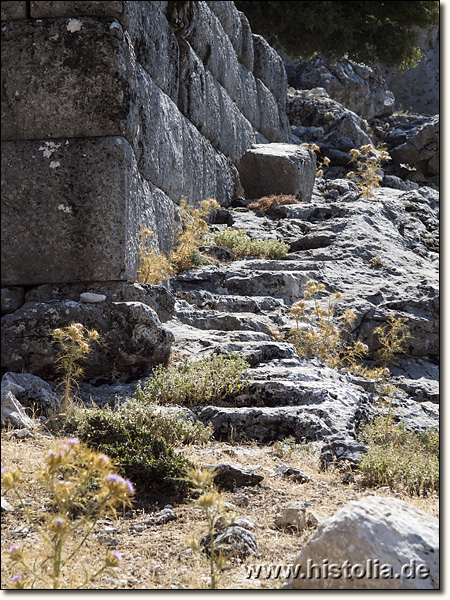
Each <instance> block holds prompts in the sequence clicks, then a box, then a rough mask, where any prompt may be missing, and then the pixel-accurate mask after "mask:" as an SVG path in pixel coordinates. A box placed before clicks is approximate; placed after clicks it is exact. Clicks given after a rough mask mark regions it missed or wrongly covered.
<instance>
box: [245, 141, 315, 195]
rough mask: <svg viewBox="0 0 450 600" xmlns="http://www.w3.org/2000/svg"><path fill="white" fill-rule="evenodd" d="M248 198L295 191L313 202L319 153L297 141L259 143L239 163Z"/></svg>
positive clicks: (294, 192) (295, 193)
mask: <svg viewBox="0 0 450 600" xmlns="http://www.w3.org/2000/svg"><path fill="white" fill-rule="evenodd" d="M238 170H239V175H240V179H241V182H242V186H243V188H244V190H245V195H246V197H247V198H260V197H262V196H270V195H272V194H292V195H293V196H296V197H297V198H298V199H299V200H303V201H309V200H310V198H311V194H312V189H313V186H314V179H315V174H316V159H315V154H314V153H313V152H312V151H310V150H308V149H307V148H300V147H298V146H296V145H294V144H255V145H254V146H253V147H252V148H251V149H250V150H248V151H247V152H246V153H245V154H244V155H243V157H242V158H241V160H240V161H239V165H238Z"/></svg>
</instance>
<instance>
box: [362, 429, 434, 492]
mask: <svg viewBox="0 0 450 600" xmlns="http://www.w3.org/2000/svg"><path fill="white" fill-rule="evenodd" d="M362 435H363V438H364V441H365V442H366V444H368V447H369V448H368V452H367V453H366V454H364V455H363V457H362V459H361V462H360V464H359V466H358V470H359V472H360V473H361V475H362V484H363V485H368V486H386V485H388V486H390V487H392V488H393V489H397V490H399V491H401V492H404V491H406V492H407V493H408V494H410V495H419V496H420V495H426V494H427V493H429V492H432V491H439V432H438V431H436V430H433V429H428V430H426V431H423V432H415V431H408V430H407V429H406V428H405V426H404V424H403V423H400V424H398V425H394V424H392V425H391V426H390V427H389V428H388V429H386V419H385V418H384V417H378V418H377V419H375V420H374V421H373V422H372V423H369V424H367V425H366V426H364V427H363V429H362Z"/></svg>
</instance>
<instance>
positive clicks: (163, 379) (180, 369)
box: [136, 354, 249, 406]
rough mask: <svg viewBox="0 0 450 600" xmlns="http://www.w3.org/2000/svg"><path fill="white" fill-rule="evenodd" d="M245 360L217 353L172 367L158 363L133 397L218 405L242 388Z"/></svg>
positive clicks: (140, 399)
mask: <svg viewBox="0 0 450 600" xmlns="http://www.w3.org/2000/svg"><path fill="white" fill-rule="evenodd" d="M248 366H249V365H248V363H247V361H246V360H245V359H244V358H242V357H241V356H239V355H233V356H230V357H225V356H223V355H221V354H214V355H213V356H210V357H207V358H203V359H201V360H198V361H191V362H188V361H187V360H185V361H183V362H182V363H180V364H179V365H177V366H174V367H168V368H166V367H164V366H162V365H158V366H157V367H155V369H154V371H153V377H152V378H151V379H149V380H148V381H147V383H146V384H145V386H144V388H143V389H142V388H141V387H140V386H139V387H138V389H137V391H136V399H137V400H139V401H141V402H143V403H145V404H148V403H158V404H179V405H182V406H197V405H199V404H215V405H217V404H220V403H223V402H225V401H226V400H229V399H230V398H231V397H232V396H233V395H235V394H236V393H238V392H239V390H241V389H242V387H243V385H244V383H243V376H244V373H245V371H246V369H247V368H248Z"/></svg>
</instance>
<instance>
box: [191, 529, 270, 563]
mask: <svg viewBox="0 0 450 600" xmlns="http://www.w3.org/2000/svg"><path fill="white" fill-rule="evenodd" d="M200 546H202V547H203V548H204V550H205V551H206V553H207V554H208V555H209V554H210V547H211V535H210V534H209V533H208V534H207V535H205V536H204V537H203V538H202V539H201V541H200ZM214 548H215V550H216V551H219V552H220V553H221V554H223V555H224V556H227V557H230V558H231V557H238V558H241V559H245V558H248V557H249V556H255V555H256V553H257V551H258V545H257V543H256V539H255V536H254V535H253V533H251V532H250V531H248V529H246V528H245V527H242V526H240V525H237V524H232V525H230V526H229V527H227V528H226V529H223V528H222V530H221V531H220V530H219V532H218V533H217V534H216V535H215V536H214Z"/></svg>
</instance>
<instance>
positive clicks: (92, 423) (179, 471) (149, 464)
mask: <svg viewBox="0 0 450 600" xmlns="http://www.w3.org/2000/svg"><path fill="white" fill-rule="evenodd" d="M138 417H139V413H134V414H133V412H132V411H129V412H128V411H127V410H119V411H117V412H114V411H113V410H111V409H97V410H95V409H94V410H92V411H86V414H85V415H84V418H82V419H81V420H77V419H76V418H75V417H74V416H72V417H71V419H68V421H67V422H66V428H67V429H70V428H71V427H72V428H75V426H76V433H77V435H78V437H79V438H80V439H81V440H82V441H84V442H86V443H87V445H88V446H89V447H90V448H92V449H94V450H96V451H97V452H102V453H104V454H106V455H108V456H109V457H110V458H111V459H112V460H113V461H114V464H115V465H116V466H117V468H118V469H119V470H120V472H121V473H122V474H123V475H124V476H126V477H128V478H129V479H131V480H132V481H133V483H135V484H136V489H137V493H138V495H140V496H145V495H151V494H155V493H158V492H160V491H162V490H164V491H165V492H170V493H174V494H181V493H183V492H185V491H186V489H187V484H186V482H185V481H183V477H185V475H186V470H187V469H188V468H190V467H191V466H192V465H191V464H190V462H189V461H187V460H186V459H185V458H183V457H182V456H180V455H178V454H177V453H176V452H175V450H174V449H173V448H172V446H171V445H169V444H168V443H167V442H166V440H165V439H164V438H163V437H161V436H160V435H158V433H159V432H158V427H155V426H154V425H153V424H152V423H151V418H150V416H149V417H148V418H147V419H144V418H142V420H140V419H139V418H138Z"/></svg>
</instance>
